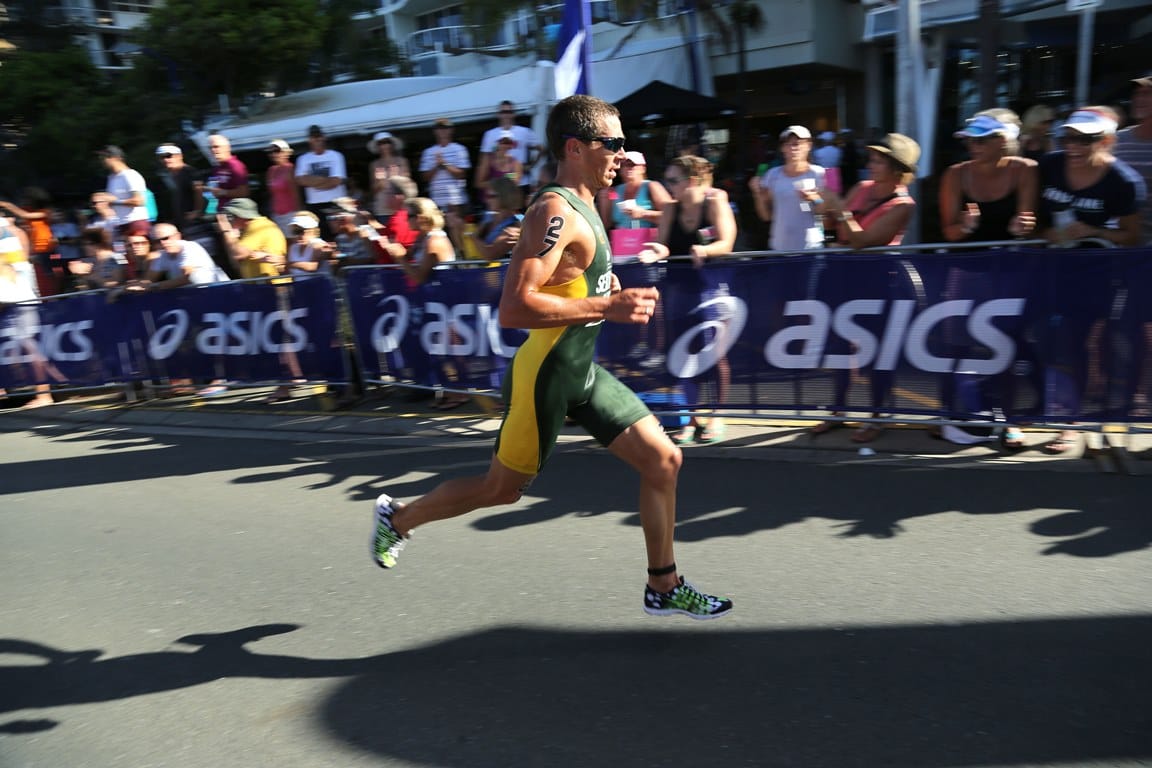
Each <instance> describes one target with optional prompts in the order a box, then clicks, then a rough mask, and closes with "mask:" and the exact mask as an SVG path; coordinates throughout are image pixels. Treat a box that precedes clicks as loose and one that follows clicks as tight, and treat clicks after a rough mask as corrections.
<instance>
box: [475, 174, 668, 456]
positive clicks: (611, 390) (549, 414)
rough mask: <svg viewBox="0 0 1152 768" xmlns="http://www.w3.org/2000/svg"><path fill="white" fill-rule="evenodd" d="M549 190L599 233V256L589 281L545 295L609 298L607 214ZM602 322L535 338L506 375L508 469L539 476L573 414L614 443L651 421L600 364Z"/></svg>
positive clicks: (503, 445) (501, 440)
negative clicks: (603, 218) (595, 357)
mask: <svg viewBox="0 0 1152 768" xmlns="http://www.w3.org/2000/svg"><path fill="white" fill-rule="evenodd" d="M549 192H554V193H556V194H557V195H559V196H560V197H562V198H563V199H564V200H565V201H566V202H567V203H568V204H569V205H570V206H572V209H573V210H574V211H576V212H577V213H578V214H580V215H581V216H583V217H584V219H585V220H586V221H587V222H588V225H589V226H590V227H592V231H593V232H594V233H595V234H596V255H595V257H594V258H593V259H592V263H591V264H589V265H588V268H587V269H586V270H584V274H583V275H581V276H579V277H577V278H576V279H575V280H572V281H570V282H567V283H564V284H563V285H549V286H545V287H543V288H541V289H540V290H541V292H543V293H548V294H551V295H553V296H564V297H566V298H574V299H576V298H585V297H587V296H608V295H609V294H610V293H611V291H612V253H611V251H610V250H609V248H608V237H607V235H606V234H605V233H604V225H603V224H602V223H601V222H600V216H599V215H597V213H596V212H595V211H593V210H592V209H591V208H590V207H589V206H588V205H587V204H586V203H584V201H582V200H580V199H579V198H578V197H576V196H575V195H574V194H572V193H571V192H570V191H569V190H567V189H565V188H563V187H559V186H556V185H549V186H547V187H545V188H544V189H543V190H541V192H540V195H544V194H547V193H549ZM537 197H539V195H538V196H537ZM602 322H603V321H602V320H598V321H596V322H593V323H588V324H586V325H570V326H562V327H559V328H535V329H532V330H530V331H529V332H528V340H527V341H525V342H524V344H523V345H522V346H521V347H520V349H518V350H517V351H516V356H515V357H514V358H513V359H512V362H511V363H510V364H509V366H508V371H507V372H506V373H505V374H504V386H503V391H504V403H505V405H506V406H507V411H506V412H505V415H504V423H503V424H501V426H500V434H499V436H498V437H497V438H496V458H497V459H499V460H500V463H501V464H503V465H504V466H505V467H507V468H508V469H511V470H513V471H514V472H520V473H522V474H525V475H534V474H536V473H538V472H539V471H540V469H541V467H543V466H544V462H545V461H546V460H547V459H548V455H549V454H550V453H551V452H552V449H553V447H555V445H556V437H557V435H559V434H560V428H561V427H562V426H563V425H564V418H565V416H571V417H572V418H573V419H575V420H576V421H577V422H578V423H579V424H580V425H581V426H582V427H584V429H586V430H587V431H588V433H589V434H590V435H592V436H593V437H595V438H596V439H597V440H598V441H599V442H600V443H601V444H603V445H610V444H611V443H612V441H613V440H615V439H616V438H617V437H618V436H619V435H620V433H621V432H623V431H624V430H625V429H627V428H628V427H630V426H632V425H633V424H635V423H636V422H638V421H640V420H641V419H643V418H644V417H646V416H648V415H649V413H650V411H649V410H648V407H647V406H646V405H644V403H643V402H641V401H640V398H638V397H636V395H635V393H633V392H632V390H630V389H628V387H626V386H624V384H622V383H621V382H620V381H619V380H617V379H616V378H615V377H614V376H612V374H610V373H608V372H607V371H605V370H604V369H603V368H601V367H600V366H599V365H596V364H595V363H594V362H592V355H593V352H594V351H595V348H596V337H597V336H598V335H599V333H600V324H601V323H602Z"/></svg>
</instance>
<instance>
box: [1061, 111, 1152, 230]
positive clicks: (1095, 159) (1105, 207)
mask: <svg viewBox="0 0 1152 768" xmlns="http://www.w3.org/2000/svg"><path fill="white" fill-rule="evenodd" d="M1117 127H1118V126H1117V122H1116V120H1114V119H1112V118H1111V117H1109V116H1107V115H1105V114H1103V113H1101V112H1100V111H1094V110H1092V109H1078V110H1076V111H1075V112H1073V113H1072V114H1071V115H1069V116H1068V119H1067V120H1065V121H1064V122H1063V123H1062V124H1061V125H1060V126H1059V128H1058V134H1059V137H1058V140H1059V142H1060V145H1061V146H1062V147H1063V148H1062V149H1060V150H1058V151H1056V152H1051V153H1049V154H1048V155H1045V156H1044V157H1043V158H1041V160H1040V200H1041V202H1040V211H1039V214H1040V216H1039V227H1040V231H1041V233H1042V234H1043V236H1044V238H1045V239H1047V240H1048V241H1049V242H1051V243H1053V244H1056V245H1064V246H1067V245H1071V244H1075V243H1078V242H1080V241H1083V240H1088V239H1098V240H1106V241H1108V242H1110V243H1112V244H1113V245H1118V246H1135V245H1139V244H1140V242H1141V237H1142V232H1141V220H1140V211H1141V207H1142V206H1143V205H1144V203H1145V196H1146V190H1144V189H1143V185H1142V184H1140V183H1138V180H1137V179H1134V178H1133V177H1132V175H1131V174H1130V173H1129V172H1126V171H1125V170H1121V168H1119V167H1118V166H1117V163H1116V159H1115V157H1113V156H1112V154H1111V153H1110V152H1109V151H1108V146H1109V144H1110V140H1111V138H1112V137H1113V136H1115V134H1116V129H1117Z"/></svg>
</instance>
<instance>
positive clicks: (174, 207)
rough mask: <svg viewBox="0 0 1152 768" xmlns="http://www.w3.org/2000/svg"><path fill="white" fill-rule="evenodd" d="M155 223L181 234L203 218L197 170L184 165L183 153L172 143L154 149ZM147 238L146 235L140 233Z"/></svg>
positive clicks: (201, 192) (202, 189) (201, 195)
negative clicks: (156, 168)
mask: <svg viewBox="0 0 1152 768" xmlns="http://www.w3.org/2000/svg"><path fill="white" fill-rule="evenodd" d="M156 159H157V160H158V161H159V162H160V170H159V172H158V173H157V183H156V184H155V185H154V186H155V187H156V208H157V217H156V220H157V221H164V222H167V223H169V224H175V225H176V226H177V227H179V228H180V230H181V231H182V232H185V233H187V227H188V226H190V225H193V224H195V223H197V222H199V221H200V218H201V217H202V216H203V215H204V203H205V202H206V201H205V199H204V181H203V179H202V178H201V175H200V173H199V171H197V170H196V169H195V168H193V167H192V166H190V165H188V164H186V163H185V162H184V151H183V150H182V149H180V147H178V146H176V145H175V144H161V145H160V146H158V147H156ZM142 235H143V236H144V238H145V239H147V232H144V233H142Z"/></svg>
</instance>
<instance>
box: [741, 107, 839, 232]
mask: <svg viewBox="0 0 1152 768" xmlns="http://www.w3.org/2000/svg"><path fill="white" fill-rule="evenodd" d="M811 152H812V133H811V131H809V130H808V129H807V128H805V127H804V126H802V125H790V126H788V127H787V128H785V129H784V130H783V131H782V132H781V133H780V154H781V156H782V157H783V158H784V164H783V165H778V166H776V167H774V168H769V169H768V171H767V172H766V173H765V174H764V175H763V176H753V177H752V178H751V179H749V181H748V188H749V190H750V191H751V192H752V202H753V203H754V204H755V205H756V215H757V216H759V217H760V219H761V221H765V222H771V224H772V237H771V241H770V245H771V247H772V250H774V251H802V250H805V249H810V248H823V247H824V227H823V213H824V195H825V192H826V186H827V185H826V181H825V172H824V166H821V165H816V164H814V163H811V162H809V156H810V154H811Z"/></svg>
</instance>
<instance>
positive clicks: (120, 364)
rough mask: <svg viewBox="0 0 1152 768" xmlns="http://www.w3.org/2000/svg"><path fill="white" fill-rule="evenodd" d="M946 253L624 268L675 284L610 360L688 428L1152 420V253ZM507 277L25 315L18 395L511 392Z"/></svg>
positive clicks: (205, 290)
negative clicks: (503, 311)
mask: <svg viewBox="0 0 1152 768" xmlns="http://www.w3.org/2000/svg"><path fill="white" fill-rule="evenodd" d="M943 247H945V246H931V245H929V246H918V247H917V248H916V249H904V250H896V249H885V250H884V252H856V253H844V252H837V251H827V252H817V253H800V254H789V255H778V254H733V256H732V257H730V258H728V259H724V260H719V261H716V262H710V263H708V264H707V265H705V266H704V267H703V268H701V269H695V268H693V267H692V265H691V264H690V263H688V262H684V261H678V260H671V261H669V262H664V263H660V264H655V265H644V264H638V263H622V264H617V265H616V266H615V271H616V273H617V275H618V276H619V278H620V281H621V283H622V284H623V285H624V286H625V287H628V286H635V285H656V286H658V287H659V288H660V291H661V300H660V304H659V307H658V310H657V312H656V314H655V316H654V318H653V322H652V323H651V324H650V325H648V326H631V325H617V324H611V323H606V324H604V326H603V328H602V331H601V335H600V341H599V344H598V348H597V359H598V361H599V362H600V363H601V364H602V365H603V366H604V367H606V368H608V369H609V370H611V371H612V372H613V373H615V374H616V375H618V376H619V377H620V378H621V379H623V380H624V381H625V382H626V383H628V384H629V386H631V387H632V388H633V389H634V390H636V391H637V392H641V393H645V396H646V397H647V398H648V399H649V400H650V401H652V402H654V403H665V404H667V405H668V407H671V408H673V409H676V408H681V409H682V408H687V407H698V408H701V409H707V410H713V409H717V410H727V411H734V412H756V413H759V414H770V415H788V416H800V417H812V418H815V417H820V416H823V415H824V414H826V413H828V412H830V411H846V412H853V413H857V414H862V415H864V416H868V415H877V416H879V417H881V418H894V419H898V418H899V417H901V416H905V417H907V416H923V417H933V418H936V419H942V420H976V421H995V420H1000V419H1008V420H1019V421H1028V422H1031V423H1036V424H1051V425H1060V424H1065V423H1068V422H1073V421H1075V422H1078V423H1085V422H1087V423H1088V424H1085V426H1089V428H1091V426H1090V425H1091V424H1092V423H1103V422H1127V423H1134V424H1139V423H1147V422H1148V421H1152V415H1150V413H1149V409H1148V406H1147V400H1148V394H1149V389H1150V388H1152V300H1150V299H1152V296H1149V293H1150V292H1152V272H1150V270H1152V249H1147V248H1144V249H1075V250H1064V249H1040V248H1035V249H1033V248H1026V247H1025V248H1022V247H1020V246H1019V244H1018V243H1013V244H1011V247H1009V248H1002V249H997V250H988V249H987V248H985V249H982V250H973V251H956V250H950V251H948V252H933V251H938V249H941V248H943ZM949 247H950V246H949ZM917 251H919V252H917ZM504 269H505V265H504V264H498V265H490V264H486V263H479V264H478V263H470V262H461V263H458V264H456V265H449V266H448V267H447V268H442V269H437V270H435V271H434V274H433V278H432V279H431V280H430V281H429V282H428V283H426V284H425V285H422V286H413V285H411V284H410V283H409V282H408V281H407V280H406V278H405V276H404V274H403V273H402V272H401V271H400V270H398V269H396V268H392V267H353V268H349V269H346V270H344V271H343V273H342V277H341V280H340V284H339V285H337V284H336V283H334V282H333V281H331V280H330V279H328V278H326V277H310V278H304V279H294V280H292V281H291V282H285V281H284V280H283V279H281V280H278V281H274V282H273V283H269V282H260V281H234V282H232V283H224V284H219V285H213V286H204V287H198V288H188V289H179V290H175V291H168V292H163V293H143V294H131V293H121V294H120V295H119V296H118V297H117V298H116V299H115V300H109V297H108V295H107V294H105V293H103V292H89V293H84V294H76V295H71V296H67V297H64V298H62V299H59V300H55V301H44V302H42V303H38V304H35V305H20V306H15V307H8V308H5V309H4V310H3V311H2V314H0V362H2V363H3V365H2V367H0V387H4V388H7V389H9V390H11V389H17V388H20V387H27V386H30V385H32V384H35V383H50V384H53V385H56V386H58V387H61V388H70V387H89V386H101V385H107V384H111V383H119V382H130V381H138V380H158V379H159V380H163V379H169V378H177V377H179V378H199V379H209V378H212V379H219V378H224V379H228V380H229V381H231V382H234V383H235V384H237V385H243V384H255V383H272V382H285V381H288V380H291V379H298V378H307V379H309V380H318V381H332V382H347V381H349V380H350V379H354V378H359V379H361V380H363V381H364V382H366V383H386V384H397V385H402V386H417V387H437V388H445V389H455V390H462V391H473V392H483V393H495V392H498V391H499V386H500V381H501V378H502V375H503V372H504V370H505V368H506V366H507V364H508V361H509V360H510V359H511V357H512V355H513V353H514V352H515V350H516V348H517V347H518V346H519V344H520V343H521V342H522V341H523V339H524V338H526V333H525V332H524V331H520V330H515V329H504V328H500V325H499V321H498V318H497V306H498V303H499V298H500V291H501V286H502V282H503V273H504ZM346 350H352V351H354V354H352V355H349V354H345V351H346ZM350 360H351V361H352V362H349V361H350ZM350 366H351V367H350Z"/></svg>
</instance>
